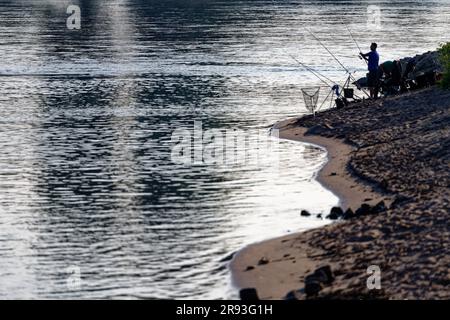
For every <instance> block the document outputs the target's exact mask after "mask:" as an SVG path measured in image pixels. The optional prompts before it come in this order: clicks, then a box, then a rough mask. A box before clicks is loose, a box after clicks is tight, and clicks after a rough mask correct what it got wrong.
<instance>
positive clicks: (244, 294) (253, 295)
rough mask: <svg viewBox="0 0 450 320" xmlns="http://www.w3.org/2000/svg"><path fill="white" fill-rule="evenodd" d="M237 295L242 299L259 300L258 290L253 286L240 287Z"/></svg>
mask: <svg viewBox="0 0 450 320" xmlns="http://www.w3.org/2000/svg"><path fill="white" fill-rule="evenodd" d="M239 297H240V299H241V300H242V301H259V297H258V292H257V291H256V289H255V288H245V289H241V290H240V291H239Z"/></svg>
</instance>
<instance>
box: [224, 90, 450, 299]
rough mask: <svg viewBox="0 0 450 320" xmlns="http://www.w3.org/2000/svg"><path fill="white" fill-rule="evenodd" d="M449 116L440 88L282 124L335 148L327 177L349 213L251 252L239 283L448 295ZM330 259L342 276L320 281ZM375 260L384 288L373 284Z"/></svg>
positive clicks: (323, 177) (292, 289)
mask: <svg viewBox="0 0 450 320" xmlns="http://www.w3.org/2000/svg"><path fill="white" fill-rule="evenodd" d="M449 119H450V92H448V91H443V90H440V89H438V88H436V87H432V88H428V89H424V90H420V91H417V92H413V93H408V94H405V95H401V96H396V97H391V98H388V99H383V100H377V101H375V102H367V101H366V102H361V103H356V104H353V105H351V106H349V107H347V108H344V109H341V110H336V109H333V110H328V111H325V112H321V113H319V114H317V115H316V118H313V117H312V116H307V117H303V118H300V119H290V120H286V121H282V122H280V123H278V124H276V125H275V128H277V129H279V130H280V137H281V138H284V139H291V140H297V141H303V142H308V143H312V144H315V145H319V146H322V147H324V148H326V150H327V152H328V162H327V164H326V165H325V166H324V167H323V168H322V170H321V171H320V173H319V175H318V180H319V182H320V183H322V184H323V185H324V186H325V187H327V188H328V189H330V190H332V191H333V192H334V193H335V194H336V195H337V196H339V198H340V199H341V203H340V207H341V208H342V209H343V210H342V212H341V213H340V214H339V211H337V212H338V218H339V219H337V222H336V223H333V224H330V225H328V226H326V227H322V228H319V229H315V230H310V231H307V232H304V233H298V234H291V235H288V236H285V237H281V238H277V239H272V240H268V241H265V242H262V243H258V244H254V245H250V246H248V247H246V248H244V249H243V250H241V251H240V252H239V253H238V254H237V255H236V256H235V258H234V259H233V261H232V262H231V265H230V267H231V270H232V273H233V280H234V283H235V284H236V285H237V286H238V287H239V288H255V289H256V290H257V293H258V296H259V297H260V298H261V299H286V298H288V299H305V298H313V299H320V298H338V299H339V298H340V299H345V298H352V299H353V298H381V299H448V298H449V297H450V292H449V290H448V285H449V283H450V269H449V266H450V258H449V257H450V256H449V251H450V250H449V244H448V239H449V236H450V228H449V224H448V215H449V212H450V210H449V209H450V205H449V188H448V187H449V181H450V179H449V160H450V155H449V150H450V149H449V147H450V134H449V133H450V132H449V131H450V130H449V128H448V123H449ZM299 209H301V208H299ZM347 209H351V211H346V210H347ZM335 212H336V211H335ZM343 212H345V213H344V214H342V213H343ZM299 214H300V212H299ZM324 266H326V268H325V270H330V269H331V272H332V277H331V279H329V280H330V281H321V282H320V284H317V283H315V282H314V281H315V280H316V278H317V277H316V278H315V277H314V276H312V273H313V272H314V271H315V270H317V269H318V268H321V267H324ZM371 266H376V267H378V268H379V269H380V271H381V274H380V276H381V288H380V289H368V286H367V279H368V277H369V276H370V274H368V273H367V270H368V268H369V267H371ZM321 270H324V268H322V269H321ZM308 276H309V277H308ZM305 279H306V281H305ZM311 279H313V280H314V281H313V282H314V283H313V284H314V285H315V286H313V285H311ZM306 284H308V286H306Z"/></svg>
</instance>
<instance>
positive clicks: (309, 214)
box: [300, 210, 311, 217]
mask: <svg viewBox="0 0 450 320" xmlns="http://www.w3.org/2000/svg"><path fill="white" fill-rule="evenodd" d="M300 215H301V216H302V217H309V216H311V213H309V211H307V210H302V211H301V212H300Z"/></svg>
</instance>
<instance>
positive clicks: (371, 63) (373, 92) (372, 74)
mask: <svg viewBox="0 0 450 320" xmlns="http://www.w3.org/2000/svg"><path fill="white" fill-rule="evenodd" d="M359 54H360V55H361V57H363V58H364V59H365V60H366V61H368V67H369V73H368V75H367V85H368V87H369V90H370V97H371V98H372V99H376V98H378V87H379V84H378V82H379V73H378V65H379V63H380V56H379V55H378V52H377V44H376V43H372V44H371V45H370V52H369V53H362V52H360V53H359Z"/></svg>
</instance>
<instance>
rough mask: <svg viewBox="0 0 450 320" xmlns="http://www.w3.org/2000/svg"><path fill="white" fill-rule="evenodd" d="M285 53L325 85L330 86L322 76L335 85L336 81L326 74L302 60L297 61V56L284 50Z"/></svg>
mask: <svg viewBox="0 0 450 320" xmlns="http://www.w3.org/2000/svg"><path fill="white" fill-rule="evenodd" d="M286 54H287V55H288V56H289V57H291V58H292V59H293V60H294V61H295V62H297V63H298V64H299V65H301V66H302V67H303V68H305V69H306V70H308V71H309V72H311V73H312V74H313V75H315V76H316V78H317V79H319V80H320V81H321V82H323V83H324V84H325V85H326V86H327V87H331V86H330V84H329V83H327V82H326V81H325V80H323V79H322V78H324V79H326V80H327V81H329V82H331V83H332V84H333V85H337V83H336V82H334V81H333V80H331V79H330V78H328V77H327V76H324V75H323V74H321V73H320V72H318V71H316V70H314V69H313V68H311V67H309V66H307V65H306V64H304V63H303V62H301V61H299V60H298V59H297V58H295V57H294V56H293V55H291V54H289V53H287V52H286Z"/></svg>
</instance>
